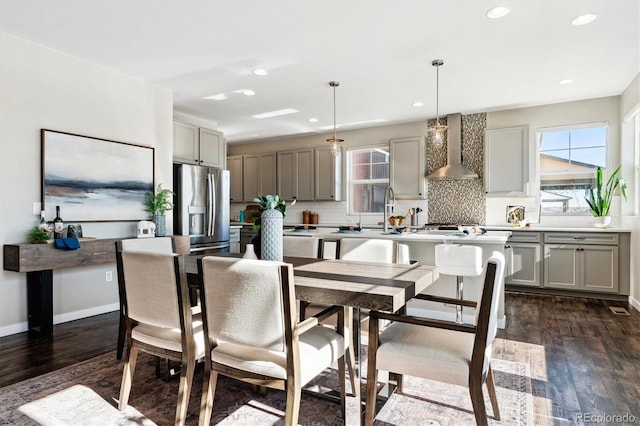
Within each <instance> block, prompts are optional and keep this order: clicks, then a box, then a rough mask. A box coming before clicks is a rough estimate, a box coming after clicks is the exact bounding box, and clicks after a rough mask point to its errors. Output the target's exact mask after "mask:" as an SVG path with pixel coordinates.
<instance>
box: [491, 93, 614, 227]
mask: <svg viewBox="0 0 640 426" xmlns="http://www.w3.org/2000/svg"><path fill="white" fill-rule="evenodd" d="M602 121H606V122H607V123H608V125H609V133H608V137H609V145H608V153H607V163H608V164H607V167H614V168H615V167H617V165H618V164H619V163H620V97H619V96H610V97H606V98H597V99H587V100H583V101H575V102H565V103H559V104H552V105H543V106H537V107H531V108H518V109H510V110H504V111H493V112H488V113H487V129H500V128H504V127H513V126H520V125H527V126H529V159H530V161H529V164H530V167H529V192H528V193H529V194H532V195H533V194H535V181H536V166H535V163H534V162H532V159H535V158H536V155H537V152H536V131H537V130H538V129H541V128H545V127H556V126H566V125H575V124H584V123H593V122H602ZM513 204H522V205H524V206H525V214H526V213H527V212H528V211H531V213H532V214H531V215H529V214H526V217H525V219H527V220H533V222H537V219H538V215H537V201H536V199H535V198H534V197H527V198H493V197H488V198H487V224H489V225H504V224H506V220H505V212H506V208H507V205H513ZM614 207H615V206H614ZM618 211H619V210H618ZM614 214H615V213H614ZM614 220H615V223H614V224H616V225H619V222H620V218H619V217H618V218H614ZM540 222H541V223H543V224H545V225H558V226H565V225H570V226H592V225H593V218H592V217H591V216H570V217H560V216H555V217H553V216H542V217H540Z"/></svg>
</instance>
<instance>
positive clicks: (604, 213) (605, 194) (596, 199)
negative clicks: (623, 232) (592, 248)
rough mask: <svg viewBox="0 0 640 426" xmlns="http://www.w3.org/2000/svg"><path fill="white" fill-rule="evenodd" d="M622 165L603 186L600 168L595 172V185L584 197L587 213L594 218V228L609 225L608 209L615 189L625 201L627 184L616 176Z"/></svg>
mask: <svg viewBox="0 0 640 426" xmlns="http://www.w3.org/2000/svg"><path fill="white" fill-rule="evenodd" d="M621 168H622V165H620V166H618V168H617V169H615V170H614V172H613V173H611V176H609V179H607V183H606V184H605V181H604V177H603V173H602V167H598V169H597V170H596V184H595V187H594V188H591V189H589V192H588V193H587V196H586V197H585V199H586V201H587V204H589V213H591V214H592V215H593V216H594V217H595V222H594V226H595V227H596V228H606V227H607V226H609V224H610V223H611V216H609V209H610V208H611V200H612V199H613V193H614V191H615V190H616V189H618V188H620V194H622V197H623V198H624V199H625V201H626V200H627V183H626V182H625V181H624V179H622V178H621V177H620V176H618V174H619V173H620V169H621Z"/></svg>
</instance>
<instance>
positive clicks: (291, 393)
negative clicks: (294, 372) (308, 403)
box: [284, 380, 302, 426]
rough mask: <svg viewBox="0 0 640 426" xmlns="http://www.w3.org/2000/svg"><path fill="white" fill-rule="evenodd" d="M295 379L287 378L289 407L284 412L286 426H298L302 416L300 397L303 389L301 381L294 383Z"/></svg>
mask: <svg viewBox="0 0 640 426" xmlns="http://www.w3.org/2000/svg"><path fill="white" fill-rule="evenodd" d="M294 382H295V380H287V385H286V386H287V408H286V410H285V413H284V424H285V426H297V424H298V417H299V416H300V399H301V394H302V389H301V387H300V382H299V381H298V383H294Z"/></svg>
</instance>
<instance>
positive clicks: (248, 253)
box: [242, 244, 258, 259]
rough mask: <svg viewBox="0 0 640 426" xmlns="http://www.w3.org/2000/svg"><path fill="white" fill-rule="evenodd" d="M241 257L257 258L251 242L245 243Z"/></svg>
mask: <svg viewBox="0 0 640 426" xmlns="http://www.w3.org/2000/svg"><path fill="white" fill-rule="evenodd" d="M242 258H243V259H257V258H258V256H256V252H255V249H254V248H253V244H247V247H246V248H245V250H244V255H242Z"/></svg>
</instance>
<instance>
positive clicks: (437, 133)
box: [427, 59, 447, 146]
mask: <svg viewBox="0 0 640 426" xmlns="http://www.w3.org/2000/svg"><path fill="white" fill-rule="evenodd" d="M443 64H444V61H443V60H442V59H434V60H433V61H432V62H431V65H433V66H434V67H436V124H435V125H434V126H432V127H430V128H429V129H427V131H428V132H429V135H430V136H431V142H432V143H433V144H434V145H438V146H441V145H442V144H443V143H444V132H445V130H447V126H445V125H444V124H440V115H439V111H438V100H439V99H438V90H439V85H440V73H439V70H440V67H441V66H442V65H443Z"/></svg>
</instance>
